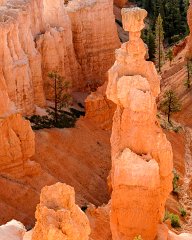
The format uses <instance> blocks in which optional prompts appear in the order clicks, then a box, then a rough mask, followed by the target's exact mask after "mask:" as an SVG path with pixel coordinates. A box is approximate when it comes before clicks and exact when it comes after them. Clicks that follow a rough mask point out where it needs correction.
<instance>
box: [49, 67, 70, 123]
mask: <svg viewBox="0 0 192 240" xmlns="http://www.w3.org/2000/svg"><path fill="white" fill-rule="evenodd" d="M48 77H49V78H50V79H51V80H52V81H51V83H50V87H51V88H52V89H53V93H54V108H53V114H52V112H49V114H50V115H53V116H54V121H55V125H56V126H57V124H58V119H59V111H60V110H61V109H62V108H63V107H67V106H68V105H69V102H70V100H71V97H70V95H69V93H68V90H69V87H70V86H69V83H68V82H66V81H64V78H63V77H61V76H60V75H59V74H58V73H57V72H56V71H53V72H50V73H49V74H48Z"/></svg>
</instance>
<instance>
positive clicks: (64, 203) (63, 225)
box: [32, 183, 90, 240]
mask: <svg viewBox="0 0 192 240" xmlns="http://www.w3.org/2000/svg"><path fill="white" fill-rule="evenodd" d="M36 219H37V223H36V225H35V228H34V231H33V235H32V240H53V239H58V240H88V239H89V234H90V227H89V221H88V219H87V217H86V215H85V214H84V213H83V212H82V211H81V209H80V208H79V207H78V206H77V205H76V204H75V192H74V189H73V188H72V187H70V186H68V185H66V184H62V183H57V184H55V185H52V186H49V187H44V188H43V189H42V191H41V196H40V204H39V205H38V206H37V210H36Z"/></svg>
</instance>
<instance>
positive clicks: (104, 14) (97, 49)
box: [65, 0, 120, 84]
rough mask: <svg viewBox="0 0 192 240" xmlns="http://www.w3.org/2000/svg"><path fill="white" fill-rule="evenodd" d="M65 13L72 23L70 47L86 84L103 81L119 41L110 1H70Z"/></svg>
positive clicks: (113, 58) (111, 63) (111, 1)
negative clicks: (72, 48) (71, 43)
mask: <svg viewBox="0 0 192 240" xmlns="http://www.w3.org/2000/svg"><path fill="white" fill-rule="evenodd" d="M65 9H66V11H67V13H68V15H69V17H70V20H71V25H72V26H71V28H72V33H73V44H74V49H75V53H76V56H77V61H78V62H79V63H80V65H81V68H82V73H83V76H84V78H85V82H86V83H88V84H91V83H94V82H102V80H103V77H104V75H105V73H106V72H107V71H108V70H109V68H110V67H111V66H112V65H113V63H114V60H115V54H114V53H115V49H116V48H117V47H119V46H120V41H119V38H118V34H117V28H116V25H115V17H114V14H113V0H73V1H69V3H68V5H67V6H66V8H65Z"/></svg>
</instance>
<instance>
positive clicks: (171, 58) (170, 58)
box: [167, 48, 173, 66]
mask: <svg viewBox="0 0 192 240" xmlns="http://www.w3.org/2000/svg"><path fill="white" fill-rule="evenodd" d="M167 58H168V59H169V63H170V66H171V64H172V61H173V50H172V48H169V50H168V52H167Z"/></svg>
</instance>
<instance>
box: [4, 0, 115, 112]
mask: <svg viewBox="0 0 192 240" xmlns="http://www.w3.org/2000/svg"><path fill="white" fill-rule="evenodd" d="M83 2H84V3H83V4H82V3H81V2H79V1H78V2H77V3H76V1H73V4H74V5H73V4H72V3H71V7H65V6H64V3H63V1H62V0H57V1H48V0H29V1H27V2H26V1H24V0H21V1H19V2H18V1H14V0H8V1H7V2H6V1H1V2H0V5H4V6H3V7H2V8H1V9H0V15H1V17H0V36H1V40H0V45H1V49H0V79H1V80H0V99H1V98H2V99H4V104H2V103H1V105H2V107H1V112H2V114H4V109H6V110H9V106H8V105H9V102H10V100H11V101H13V102H14V103H15V105H16V108H17V109H18V110H19V111H20V112H22V113H23V114H32V113H33V112H34V109H35V105H38V106H40V107H43V106H44V105H45V95H46V97H47V98H50V90H49V87H48V85H49V84H48V83H49V79H48V78H47V74H48V72H50V71H52V70H57V71H58V72H59V73H60V74H61V75H62V76H63V77H64V79H65V80H67V81H69V82H71V84H72V90H78V89H83V88H84V87H85V86H86V81H85V80H87V79H89V80H91V81H96V80H100V79H101V78H102V77H103V74H104V73H105V72H106V71H107V70H108V69H109V68H110V67H111V65H112V62H113V60H114V49H115V48H116V47H117V46H118V44H119V40H118V37H117V33H116V29H115V20H114V16H113V11H112V0H105V1H97V2H95V1H89V0H86V1H83ZM77 5H78V7H77ZM65 8H66V9H65ZM66 10H67V11H66ZM67 12H68V13H67ZM108 12H109V13H110V14H108ZM106 13H107V14H108V18H107V19H106V18H105V16H106ZM68 14H69V16H70V18H69V16H68ZM86 14H88V16H89V18H87V15H86ZM105 19H106V20H105ZM71 23H72V25H71ZM101 26H102V27H101ZM114 33H115V37H114ZM79 38H81V39H83V41H81V42H79ZM103 62H105V64H103ZM88 64H89V65H88ZM87 65H88V66H87ZM88 69H89V70H88ZM1 102H2V101H1ZM1 105H0V106H1ZM1 112H0V114H1Z"/></svg>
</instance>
